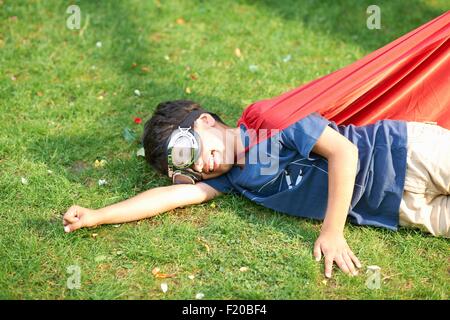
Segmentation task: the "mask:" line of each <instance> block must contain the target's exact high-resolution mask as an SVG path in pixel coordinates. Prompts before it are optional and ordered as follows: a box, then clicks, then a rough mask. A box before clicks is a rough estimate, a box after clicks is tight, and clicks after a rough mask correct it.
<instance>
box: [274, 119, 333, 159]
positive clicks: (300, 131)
mask: <svg viewBox="0 0 450 320" xmlns="http://www.w3.org/2000/svg"><path fill="white" fill-rule="evenodd" d="M329 123H330V121H328V120H327V119H325V118H324V117H322V116H321V115H320V114H319V113H317V112H314V113H311V114H309V115H308V116H306V117H304V118H303V119H300V120H299V121H297V122H295V123H293V124H291V125H290V126H289V127H287V128H285V129H283V130H282V131H281V138H282V139H281V142H282V143H283V144H284V145H286V147H288V148H290V149H293V150H297V151H298V153H299V154H300V155H302V156H303V157H305V158H309V157H310V156H309V154H310V153H311V150H312V149H313V147H314V145H315V144H316V142H317V140H318V139H319V137H320V136H321V134H322V133H323V131H324V130H325V128H326V127H327V125H328V124H329Z"/></svg>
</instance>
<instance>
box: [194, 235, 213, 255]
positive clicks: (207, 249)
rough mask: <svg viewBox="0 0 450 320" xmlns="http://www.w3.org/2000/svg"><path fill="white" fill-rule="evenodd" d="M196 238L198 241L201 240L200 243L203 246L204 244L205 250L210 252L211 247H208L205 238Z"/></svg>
mask: <svg viewBox="0 0 450 320" xmlns="http://www.w3.org/2000/svg"><path fill="white" fill-rule="evenodd" d="M197 239H198V241H200V242H201V244H203V245H204V246H205V248H206V252H208V253H209V252H210V251H211V249H210V248H209V245H208V244H207V243H206V240H204V239H202V238H197Z"/></svg>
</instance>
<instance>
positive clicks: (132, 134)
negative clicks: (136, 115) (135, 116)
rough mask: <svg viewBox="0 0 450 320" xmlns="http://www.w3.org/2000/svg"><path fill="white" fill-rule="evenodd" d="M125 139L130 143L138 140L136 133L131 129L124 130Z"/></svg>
mask: <svg viewBox="0 0 450 320" xmlns="http://www.w3.org/2000/svg"><path fill="white" fill-rule="evenodd" d="M123 137H124V139H125V140H126V141H128V142H133V141H135V140H136V133H135V132H134V131H133V130H131V129H130V128H125V129H123Z"/></svg>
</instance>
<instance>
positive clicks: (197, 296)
mask: <svg viewBox="0 0 450 320" xmlns="http://www.w3.org/2000/svg"><path fill="white" fill-rule="evenodd" d="M204 297H205V295H204V294H203V293H201V292H199V293H197V294H196V295H195V299H197V300H200V299H203V298H204Z"/></svg>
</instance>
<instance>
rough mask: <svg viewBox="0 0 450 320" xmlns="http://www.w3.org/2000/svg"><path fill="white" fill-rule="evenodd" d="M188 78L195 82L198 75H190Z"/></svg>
mask: <svg viewBox="0 0 450 320" xmlns="http://www.w3.org/2000/svg"><path fill="white" fill-rule="evenodd" d="M190 78H191V79H192V80H194V81H195V80H197V79H198V74H196V73H192V74H191V75H190Z"/></svg>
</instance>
